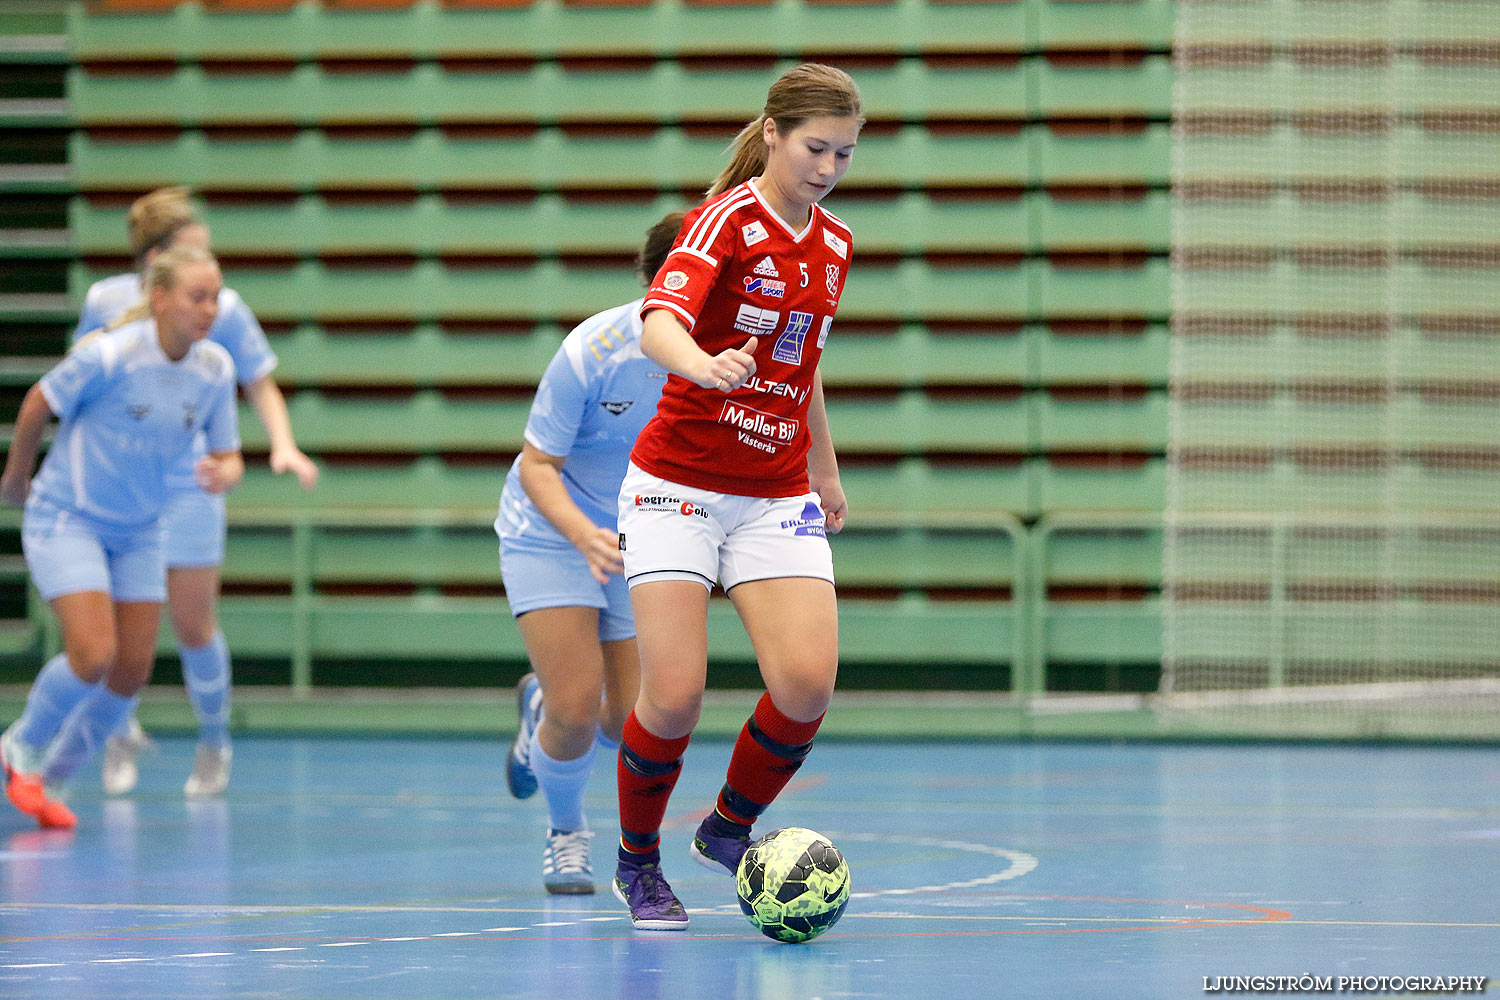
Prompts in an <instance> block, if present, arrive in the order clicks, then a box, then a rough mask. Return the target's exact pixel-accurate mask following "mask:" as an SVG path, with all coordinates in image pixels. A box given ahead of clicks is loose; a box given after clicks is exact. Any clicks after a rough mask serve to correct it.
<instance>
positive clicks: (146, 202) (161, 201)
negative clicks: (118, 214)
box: [128, 186, 201, 265]
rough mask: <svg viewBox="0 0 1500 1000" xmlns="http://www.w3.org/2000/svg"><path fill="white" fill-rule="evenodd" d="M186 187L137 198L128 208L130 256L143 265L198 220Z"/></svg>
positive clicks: (196, 223)
mask: <svg viewBox="0 0 1500 1000" xmlns="http://www.w3.org/2000/svg"><path fill="white" fill-rule="evenodd" d="M189 193H190V192H189V191H188V189H187V188H185V187H180V186H179V187H164V188H157V189H156V190H155V191H152V192H151V193H150V194H145V195H142V196H141V197H139V198H137V199H136V200H135V201H134V203H132V204H131V206H130V217H129V222H128V226H129V232H130V252H131V254H133V255H134V256H135V259H136V263H137V264H138V265H143V264H144V263H145V258H146V254H147V253H149V252H150V251H152V250H159V249H161V248H162V247H165V246H167V245H168V244H169V243H171V242H172V238H173V237H175V236H176V235H177V234H178V233H179V232H181V231H182V230H183V228H185V227H187V226H192V225H198V224H199V223H200V222H201V220H200V219H199V218H198V212H197V210H196V209H195V208H193V203H192V202H191V201H190V200H189V199H188V195H189Z"/></svg>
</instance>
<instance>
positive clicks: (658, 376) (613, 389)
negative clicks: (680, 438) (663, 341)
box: [495, 299, 667, 546]
mask: <svg viewBox="0 0 1500 1000" xmlns="http://www.w3.org/2000/svg"><path fill="white" fill-rule="evenodd" d="M640 308H641V300H639V299H637V300H636V301H634V302H630V303H627V304H626V305H623V306H618V307H616V308H614V309H606V310H605V311H604V312H601V313H597V314H595V315H593V316H590V317H589V318H588V319H586V320H584V321H583V322H582V323H580V324H579V325H578V326H576V327H574V329H573V331H572V332H571V333H569V334H568V335H567V337H566V338H564V340H563V342H562V346H561V347H559V348H558V349H557V353H556V354H555V355H553V358H552V361H551V363H550V364H548V365H547V371H546V374H544V375H543V376H542V381H541V384H540V385H538V386H537V390H536V398H535V400H534V401H533V402H532V404H531V414H530V416H529V417H528V418H527V421H526V440H527V441H529V442H530V443H531V445H532V446H533V447H534V448H536V449H537V450H539V451H541V452H544V453H545V454H548V455H552V456H555V457H565V458H566V459H567V461H566V462H564V464H563V467H562V479H563V484H564V485H565V486H566V487H567V489H568V495H569V496H570V497H572V499H573V502H574V503H576V504H577V505H578V509H579V510H581V511H583V513H584V514H586V515H587V516H588V518H589V520H591V521H593V522H594V523H595V524H597V525H599V526H600V527H601V528H608V529H609V530H610V531H614V530H615V526H616V520H617V518H618V516H619V515H618V504H619V497H620V481H621V480H622V479H624V478H625V468H626V466H627V465H628V464H629V462H630V449H631V447H632V446H633V445H634V444H635V439H636V435H638V434H640V432H641V428H642V427H644V426H646V422H647V421H648V420H650V419H651V417H652V415H653V414H654V413H655V412H656V404H657V401H658V400H659V399H660V398H661V390H662V386H663V385H665V384H666V379H667V373H666V371H665V370H664V369H663V368H662V367H661V366H660V365H658V364H657V363H656V362H654V361H652V360H651V359H650V358H648V357H646V356H645V355H644V354H642V353H641V318H640ZM495 530H496V531H497V532H498V533H499V535H500V538H501V539H502V540H503V541H505V542H514V541H526V542H536V543H541V544H545V545H563V546H566V545H568V541H567V539H566V538H564V537H563V536H562V534H561V533H560V532H559V531H558V530H557V529H556V528H554V527H553V526H552V524H551V522H549V521H548V520H547V519H546V518H545V517H544V516H542V513H541V511H539V510H537V508H536V505H535V504H533V503H532V502H531V498H530V497H528V496H527V495H526V491H525V490H524V489H523V488H522V487H521V474H520V459H519V458H517V459H516V461H515V462H514V463H513V464H512V465H511V467H510V472H509V474H508V475H507V476H506V477H505V489H504V490H503V491H502V492H501V494H500V514H499V517H497V518H496V519H495Z"/></svg>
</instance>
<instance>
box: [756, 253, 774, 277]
mask: <svg viewBox="0 0 1500 1000" xmlns="http://www.w3.org/2000/svg"><path fill="white" fill-rule="evenodd" d="M753 273H755V274H758V275H760V276H761V277H762V278H779V277H781V272H780V271H778V270H776V262H775V261H774V260H772V259H771V258H770V257H762V258H761V259H760V263H759V264H756V265H755V271H754V272H753Z"/></svg>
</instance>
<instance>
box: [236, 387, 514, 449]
mask: <svg viewBox="0 0 1500 1000" xmlns="http://www.w3.org/2000/svg"><path fill="white" fill-rule="evenodd" d="M530 408H531V400H530V399H519V400H501V401H488V400H473V399H445V398H444V397H443V396H442V394H440V393H439V392H437V391H435V390H431V389H421V390H418V391H417V392H415V393H414V394H412V395H411V396H410V397H409V398H397V399H389V398H369V399H362V398H346V397H342V396H334V397H330V396H327V395H325V394H323V393H321V392H317V391H314V390H308V391H305V392H299V393H297V394H296V395H295V396H294V397H293V398H292V399H290V400H289V401H288V403H287V410H288V412H289V413H290V415H291V418H292V427H293V428H294V429H295V431H296V433H297V441H298V444H300V445H301V446H302V447H303V448H304V449H305V450H307V451H310V452H324V451H335V452H337V451H343V452H394V453H398V454H401V453H417V452H428V453H432V452H463V451H477V452H502V451H509V452H517V451H520V448H521V436H522V431H523V430H524V429H525V426H526V415H527V413H528V412H529V410H530ZM240 436H241V439H242V440H243V442H244V447H245V448H247V449H259V450H265V449H266V448H267V447H268V446H269V442H268V441H267V439H266V436H265V429H264V428H262V427H261V426H260V421H258V420H256V419H255V415H254V412H253V411H252V410H251V409H250V408H249V406H248V404H247V405H242V406H241V412H240Z"/></svg>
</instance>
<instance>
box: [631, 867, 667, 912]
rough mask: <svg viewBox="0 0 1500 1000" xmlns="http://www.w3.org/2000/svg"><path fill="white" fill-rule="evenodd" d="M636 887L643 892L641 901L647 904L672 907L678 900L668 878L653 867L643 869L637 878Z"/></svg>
mask: <svg viewBox="0 0 1500 1000" xmlns="http://www.w3.org/2000/svg"><path fill="white" fill-rule="evenodd" d="M635 888H636V890H637V891H638V892H639V893H640V894H641V903H642V904H644V905H646V906H653V907H656V906H667V907H670V906H671V905H672V904H673V903H675V902H677V897H676V896H674V895H673V894H672V888H671V886H669V885H667V880H666V879H664V878H662V877H661V876H660V875H659V874H657V873H656V871H655V870H653V869H645V868H643V869H642V870H641V873H640V874H639V875H637V876H636V878H635Z"/></svg>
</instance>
